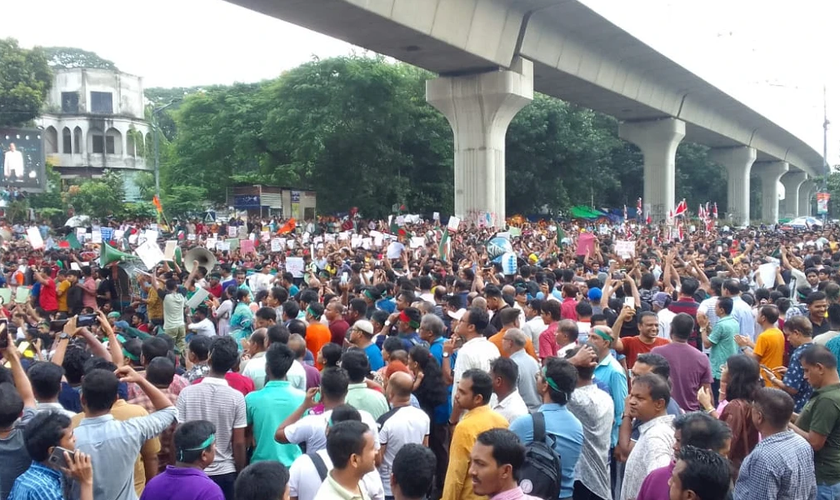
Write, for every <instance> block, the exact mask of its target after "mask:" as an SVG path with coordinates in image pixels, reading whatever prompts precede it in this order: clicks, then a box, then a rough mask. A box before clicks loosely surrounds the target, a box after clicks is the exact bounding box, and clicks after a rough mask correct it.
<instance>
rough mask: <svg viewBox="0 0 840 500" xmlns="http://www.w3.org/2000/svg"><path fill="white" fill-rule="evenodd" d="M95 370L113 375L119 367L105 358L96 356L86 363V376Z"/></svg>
mask: <svg viewBox="0 0 840 500" xmlns="http://www.w3.org/2000/svg"><path fill="white" fill-rule="evenodd" d="M93 370H106V371H109V372H111V373H113V372H115V371H116V370H117V365H115V364H114V363H112V362H111V361H108V360H107V359H105V358H100V357H98V356H94V357H92V358H89V359H88V360H87V361H85V376H87V374H88V373H90V372H92V371H93Z"/></svg>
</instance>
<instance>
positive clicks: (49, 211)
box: [28, 158, 67, 225]
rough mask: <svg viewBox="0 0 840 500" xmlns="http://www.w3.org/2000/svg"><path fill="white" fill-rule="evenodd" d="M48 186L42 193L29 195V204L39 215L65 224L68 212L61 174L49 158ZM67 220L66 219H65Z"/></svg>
mask: <svg viewBox="0 0 840 500" xmlns="http://www.w3.org/2000/svg"><path fill="white" fill-rule="evenodd" d="M46 174H47V175H46V177H47V187H46V189H45V190H44V192H42V193H35V194H33V195H30V196H29V200H28V201H29V206H30V207H32V208H34V209H35V213H36V214H38V216H40V217H43V218H45V219H49V220H50V221H51V222H53V223H54V224H56V225H59V224H63V223H64V220H61V219H63V218H64V216H65V214H66V213H67V210H66V206H65V203H64V200H63V199H62V196H61V174H60V173H59V172H58V171H57V170H56V169H55V166H54V165H53V163H52V161H51V160H50V159H49V158H48V159H47V163H46ZM65 220H66V219H65Z"/></svg>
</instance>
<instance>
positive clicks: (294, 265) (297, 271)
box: [286, 257, 306, 278]
mask: <svg viewBox="0 0 840 500" xmlns="http://www.w3.org/2000/svg"><path fill="white" fill-rule="evenodd" d="M305 265H306V264H304V262H303V257H288V258H287V259H286V271H287V272H290V273H292V277H294V278H303V270H304V267H305Z"/></svg>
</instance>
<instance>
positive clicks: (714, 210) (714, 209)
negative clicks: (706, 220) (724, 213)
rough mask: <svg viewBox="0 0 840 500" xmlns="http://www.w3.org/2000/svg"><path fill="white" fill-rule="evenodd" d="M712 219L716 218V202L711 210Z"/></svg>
mask: <svg viewBox="0 0 840 500" xmlns="http://www.w3.org/2000/svg"><path fill="white" fill-rule="evenodd" d="M712 217H714V218H715V219H717V218H718V211H717V202H715V205H714V208H713V209H712Z"/></svg>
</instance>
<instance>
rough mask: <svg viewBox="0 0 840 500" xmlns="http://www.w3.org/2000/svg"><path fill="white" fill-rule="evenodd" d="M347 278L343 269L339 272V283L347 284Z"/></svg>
mask: <svg viewBox="0 0 840 500" xmlns="http://www.w3.org/2000/svg"><path fill="white" fill-rule="evenodd" d="M349 279H350V277H349V276H348V275H347V271H345V272H343V273H341V284H342V285H346V284H347V281H348V280H349Z"/></svg>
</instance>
